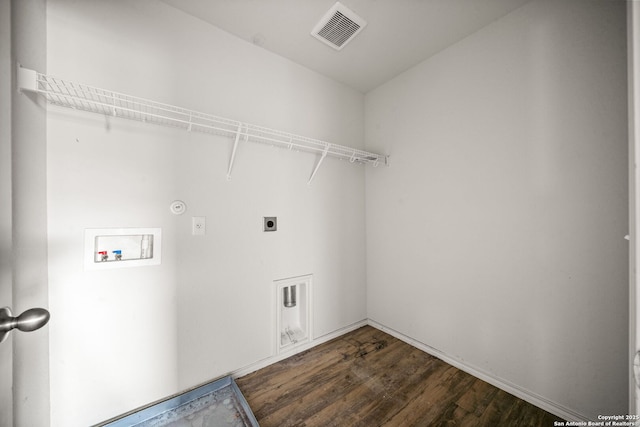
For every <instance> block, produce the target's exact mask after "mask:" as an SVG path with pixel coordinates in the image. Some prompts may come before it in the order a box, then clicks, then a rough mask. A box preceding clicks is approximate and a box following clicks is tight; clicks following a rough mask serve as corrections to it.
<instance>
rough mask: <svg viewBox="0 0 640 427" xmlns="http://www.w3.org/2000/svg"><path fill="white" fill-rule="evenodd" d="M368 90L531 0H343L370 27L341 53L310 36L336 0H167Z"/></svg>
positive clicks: (312, 67)
mask: <svg viewBox="0 0 640 427" xmlns="http://www.w3.org/2000/svg"><path fill="white" fill-rule="evenodd" d="M161 1H163V2H164V3H167V4H169V5H171V6H174V7H175V8H177V9H180V10H182V11H184V12H186V13H188V14H190V15H193V16H196V17H198V18H200V19H202V20H204V21H206V22H209V23H211V24H213V25H215V26H216V27H218V28H221V29H223V30H225V31H227V32H229V33H231V34H234V35H236V36H238V37H240V38H242V39H244V40H246V41H248V42H250V43H254V44H256V45H258V46H261V47H262V48H264V49H267V50H269V51H271V52H273V53H276V54H278V55H280V56H283V57H285V58H288V59H290V60H292V61H294V62H296V63H298V64H301V65H303V66H305V67H307V68H310V69H312V70H315V71H317V72H318V73H321V74H323V75H325V76H327V77H329V78H331V79H333V80H336V81H339V82H342V83H344V84H346V85H348V86H350V87H352V88H354V89H356V90H358V91H361V92H363V93H366V92H368V91H369V90H371V89H373V88H375V87H377V86H379V85H380V84H382V83H384V82H386V81H388V80H390V79H391V78H393V77H395V76H396V75H398V74H400V73H401V72H403V71H405V70H407V69H408V68H411V67H412V66H414V65H416V64H418V63H420V62H421V61H423V60H425V59H426V58H428V57H430V56H432V55H434V54H436V53H438V52H439V51H441V50H442V49H444V48H446V47H447V46H450V45H452V44H454V43H456V42H457V41H459V40H461V39H463V38H465V37H466V36H468V35H470V34H472V33H474V32H475V31H477V30H479V29H480V28H482V27H484V26H486V25H487V24H489V23H491V22H492V21H495V20H496V19H498V18H500V17H502V16H504V15H506V14H508V13H509V12H511V11H512V10H514V9H517V8H518V7H520V6H522V5H524V4H525V3H527V2H528V1H529V0H342V1H341V3H342V4H343V5H345V6H347V7H348V8H349V9H351V10H352V11H354V12H355V13H356V14H357V15H359V16H360V17H362V18H363V19H364V20H365V21H367V26H366V27H364V29H363V30H362V31H361V32H360V34H358V35H357V36H356V37H355V38H354V39H353V40H352V41H351V42H349V43H348V44H346V45H345V46H344V48H343V49H342V50H340V51H337V50H334V49H332V48H331V47H329V46H327V45H325V44H323V43H322V42H320V41H319V40H317V39H315V38H314V37H312V36H311V35H310V32H311V30H312V29H313V27H314V26H315V25H316V23H317V22H318V21H319V20H320V18H322V16H323V15H324V14H325V13H326V12H327V10H329V8H330V7H331V6H333V5H334V3H335V0H161Z"/></svg>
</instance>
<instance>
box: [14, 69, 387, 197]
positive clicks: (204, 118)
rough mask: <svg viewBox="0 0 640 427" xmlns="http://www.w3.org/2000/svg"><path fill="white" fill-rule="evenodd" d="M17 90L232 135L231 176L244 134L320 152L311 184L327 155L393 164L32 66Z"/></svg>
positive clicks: (247, 137)
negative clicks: (76, 80)
mask: <svg viewBox="0 0 640 427" xmlns="http://www.w3.org/2000/svg"><path fill="white" fill-rule="evenodd" d="M18 88H19V89H20V90H21V91H27V92H35V93H38V94H41V95H43V96H44V98H45V99H46V101H47V102H48V103H50V104H52V105H57V106H61V107H67V108H72V109H74V110H82V111H88V112H92V113H98V114H102V115H108V116H115V117H120V118H124V119H130V120H137V121H141V122H145V123H151V124H155V125H161V126H169V127H176V128H182V129H185V130H186V131H188V132H201V133H208V134H216V135H223V136H227V137H230V138H233V139H234V145H233V151H232V154H231V159H230V160H229V168H228V170H227V179H231V170H232V168H233V163H234V161H235V157H236V149H237V147H238V143H239V142H240V139H241V138H242V140H243V142H246V141H250V142H258V143H264V144H270V145H272V146H276V147H280V148H287V149H289V150H291V149H296V150H299V151H305V152H311V153H316V154H319V155H320V158H319V160H318V161H317V163H316V165H315V167H314V170H313V172H312V173H311V176H310V178H309V181H308V183H309V184H311V181H313V178H314V177H315V175H316V172H317V171H318V168H319V167H320V165H321V164H322V162H323V160H324V159H325V157H327V156H331V157H335V158H339V159H343V160H349V162H351V163H354V162H357V163H363V164H370V165H373V166H374V167H376V166H378V165H379V164H384V165H386V166H388V165H389V156H385V155H382V154H376V153H371V152H368V151H364V150H359V149H356V148H351V147H347V146H343V145H337V144H333V143H329V142H326V141H322V140H319V139H314V138H308V137H305V136H300V135H295V134H291V133H288V132H283V131H279V130H275V129H270V128H266V127H263V126H258V125H253V124H250V123H244V122H239V121H237V120H232V119H227V118H224V117H218V116H214V115H211V114H206V113H201V112H198V111H193V110H188V109H186V108H182V107H176V106H173V105H169V104H163V103H160V102H156V101H151V100H148V99H143V98H138V97H134V96H131V95H125V94H122V93H118V92H113V91H110V90H106V89H100V88H96V87H92V86H87V85H85V84H80V83H75V82H70V81H67V80H62V79H59V78H57V77H52V76H48V75H45V74H41V73H38V72H37V71H34V70H30V69H28V68H23V67H19V68H18Z"/></svg>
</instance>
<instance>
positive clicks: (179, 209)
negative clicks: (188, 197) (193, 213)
mask: <svg viewBox="0 0 640 427" xmlns="http://www.w3.org/2000/svg"><path fill="white" fill-rule="evenodd" d="M169 209H171V213H173V214H174V215H182V214H183V213H185V212H186V211H187V204H186V203H185V202H183V201H182V200H174V201H173V202H172V203H171V206H170V207H169Z"/></svg>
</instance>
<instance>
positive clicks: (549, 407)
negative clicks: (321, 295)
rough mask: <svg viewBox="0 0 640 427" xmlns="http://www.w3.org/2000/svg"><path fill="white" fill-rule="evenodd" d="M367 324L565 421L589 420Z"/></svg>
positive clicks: (389, 330)
mask: <svg viewBox="0 0 640 427" xmlns="http://www.w3.org/2000/svg"><path fill="white" fill-rule="evenodd" d="M368 324H369V326H372V327H374V328H376V329H379V330H381V331H382V332H386V333H388V334H389V335H391V336H394V337H396V338H398V339H399V340H401V341H404V342H405V343H407V344H409V345H411V346H413V347H415V348H417V349H418V350H422V351H424V352H425V353H428V354H430V355H432V356H434V357H437V358H438V359H441V360H442V361H444V362H446V363H448V364H450V365H451V366H455V367H456V368H458V369H460V370H461V371H464V372H466V373H468V374H470V375H473V376H474V377H476V378H479V379H481V380H483V381H486V382H488V383H489V384H491V385H493V386H495V387H498V388H499V389H501V390H504V391H506V392H507V393H510V394H512V395H514V396H516V397H518V398H520V399H522V400H524V401H526V402H529V403H531V404H532V405H535V406H537V407H539V408H541V409H544V410H545V411H547V412H550V413H552V414H554V415H557V416H558V417H561V418H562V419H564V420H567V421H585V422H586V421H589V418H588V417H586V416H584V415H582V414H579V413H577V412H575V411H572V410H571V409H569V408H565V407H564V406H562V405H559V404H557V403H555V402H552V401H550V400H548V399H546V398H544V397H542V396H540V395H538V394H536V393H533V392H532V391H529V390H527V389H524V388H522V387H520V386H518V385H516V384H513V383H511V382H509V381H507V380H504V379H502V378H500V377H496V376H494V375H492V374H490V373H488V372H485V371H483V370H482V369H479V368H477V367H475V366H472V365H468V364H467V363H465V362H463V361H461V360H459V359H457V358H455V357H452V356H449V355H448V354H446V353H443V352H442V351H440V350H438V349H435V348H433V347H431V346H429V345H427V344H424V343H422V342H420V341H417V340H414V339H413V338H410V337H408V336H406V335H404V334H403V333H401V332H398V331H396V330H395V329H392V328H389V327H387V326H384V325H382V324H380V323H378V322H376V321H375V320H371V319H368Z"/></svg>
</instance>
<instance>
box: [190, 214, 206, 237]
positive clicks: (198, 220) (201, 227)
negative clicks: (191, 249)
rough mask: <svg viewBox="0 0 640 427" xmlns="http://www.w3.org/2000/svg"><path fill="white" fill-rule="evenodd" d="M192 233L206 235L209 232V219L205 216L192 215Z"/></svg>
mask: <svg viewBox="0 0 640 427" xmlns="http://www.w3.org/2000/svg"><path fill="white" fill-rule="evenodd" d="M191 234H193V235H194V236H204V235H205V234H207V220H206V217H204V216H193V217H191Z"/></svg>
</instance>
